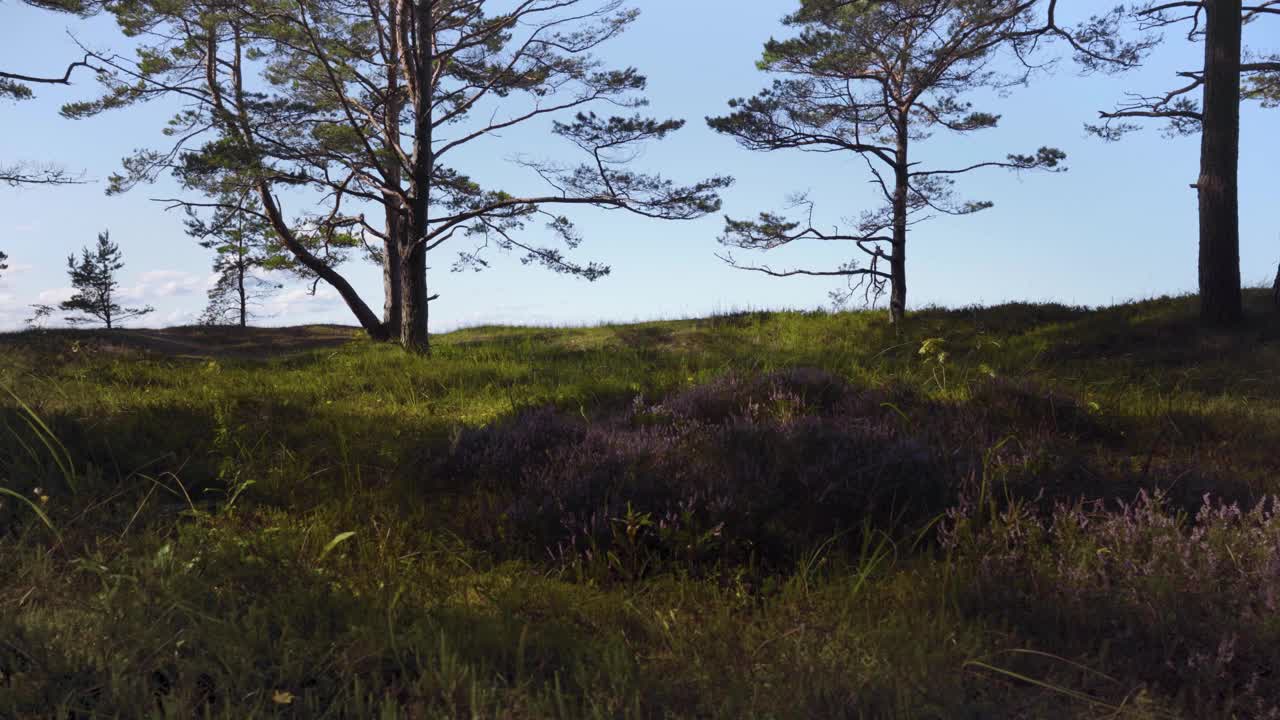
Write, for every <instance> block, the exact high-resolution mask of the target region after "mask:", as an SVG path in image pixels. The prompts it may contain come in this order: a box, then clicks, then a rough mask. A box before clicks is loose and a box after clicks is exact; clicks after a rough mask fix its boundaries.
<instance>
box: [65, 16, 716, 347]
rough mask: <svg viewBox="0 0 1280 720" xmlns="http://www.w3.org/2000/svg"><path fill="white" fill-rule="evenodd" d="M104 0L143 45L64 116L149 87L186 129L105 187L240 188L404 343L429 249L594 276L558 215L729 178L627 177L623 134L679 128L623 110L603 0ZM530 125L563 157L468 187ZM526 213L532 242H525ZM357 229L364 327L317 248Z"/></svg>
mask: <svg viewBox="0 0 1280 720" xmlns="http://www.w3.org/2000/svg"><path fill="white" fill-rule="evenodd" d="M110 9H111V11H112V12H113V13H114V14H115V15H116V18H117V21H118V22H119V24H120V25H121V27H122V28H123V29H124V30H125V31H126V32H127V33H132V34H135V35H138V36H140V37H143V38H145V40H144V42H143V44H141V45H140V46H139V47H138V58H137V60H136V61H130V60H128V59H127V58H123V57H120V56H117V55H110V56H107V55H94V56H93V59H94V61H95V62H97V63H99V64H101V65H103V66H104V67H106V68H107V69H108V70H109V72H108V73H107V74H105V75H103V76H102V81H103V83H104V85H105V88H106V93H105V94H104V95H103V96H102V97H100V98H99V99H98V100H95V101H92V102H84V103H72V104H70V105H68V106H66V107H64V108H63V114H64V115H66V116H68V117H85V116H89V115H94V114H96V113H100V112H103V111H105V110H110V109H113V108H119V107H122V106H125V105H129V104H132V103H137V102H144V101H148V100H152V99H156V98H159V97H162V96H169V97H172V98H175V99H179V98H180V99H182V100H183V102H184V103H187V104H184V109H183V110H182V111H181V112H180V113H179V114H178V115H177V116H176V117H175V118H174V119H173V127H184V128H200V131H199V132H174V131H173V128H170V129H169V130H167V131H166V136H167V137H168V138H170V140H168V141H166V142H167V143H168V144H167V147H165V148H164V149H160V150H144V151H140V152H138V153H137V154H135V155H134V156H132V157H130V158H128V159H127V160H126V161H125V163H124V172H123V173H121V174H120V175H119V176H118V177H115V178H113V181H112V184H111V189H112V191H124V190H127V189H128V188H130V187H133V186H135V185H137V184H138V183H141V182H149V181H152V180H154V179H155V178H156V176H157V175H158V174H160V173H162V172H165V171H173V172H174V174H175V176H176V178H177V179H178V180H179V182H180V183H181V185H182V186H183V188H184V189H186V190H189V191H196V192H198V193H200V194H201V195H204V196H206V197H217V196H220V195H221V194H222V193H224V192H227V191H228V190H231V189H235V190H240V189H247V190H252V191H253V193H254V194H255V196H257V198H258V200H259V202H261V203H262V208H263V210H262V212H263V215H264V216H266V218H267V219H268V220H269V221H270V222H271V225H272V229H273V231H274V232H275V233H276V235H277V236H278V238H279V240H280V243H281V244H282V246H283V247H284V248H285V249H286V250H287V251H288V253H289V254H290V255H291V256H292V258H293V260H294V261H295V262H296V263H298V264H299V265H301V266H304V267H306V268H307V269H308V270H309V271H310V272H312V273H314V275H315V276H316V277H317V278H318V279H319V281H321V282H325V283H328V284H329V285H330V286H331V287H332V288H333V289H334V290H335V291H336V292H337V293H338V295H339V296H341V297H342V299H343V301H344V302H345V303H346V304H347V306H348V307H349V308H350V309H351V311H352V313H353V314H354V315H355V317H356V319H357V320H358V321H359V322H360V324H361V326H363V327H364V328H365V329H366V331H367V332H368V333H369V335H370V336H371V337H374V338H379V339H385V338H388V337H390V336H393V335H398V336H399V339H400V342H401V344H402V345H404V346H405V347H406V348H410V349H414V350H418V351H422V352H426V351H427V350H428V349H429V336H428V322H427V318H428V302H429V300H430V299H431V297H432V295H431V294H429V292H428V284H427V255H428V253H433V252H434V253H438V252H448V251H449V249H450V248H452V247H457V246H458V245H459V244H460V243H466V244H465V245H462V247H459V248H458V250H457V252H458V255H457V257H458V262H457V263H455V268H462V267H470V268H480V267H484V266H485V265H486V264H487V263H488V262H489V260H488V257H489V255H491V254H492V253H493V251H494V250H500V251H507V252H513V253H517V254H519V255H520V258H521V260H523V261H525V262H526V263H530V264H536V265H542V266H544V267H546V268H548V269H550V270H552V271H554V272H560V273H568V274H572V275H576V276H578V277H581V278H584V279H586V280H594V279H597V278H600V277H603V276H604V275H606V274H607V273H608V270H609V269H608V267H607V266H605V265H602V264H600V263H596V262H579V261H575V260H574V259H573V258H572V257H571V255H572V253H571V251H572V250H574V249H575V248H577V247H578V245H579V244H580V243H581V242H582V240H583V238H582V235H581V233H579V232H578V230H577V229H576V228H575V227H574V225H573V223H572V221H571V219H570V217H569V215H568V213H569V212H571V210H572V209H573V208H575V207H581V206H587V207H595V208H602V209H608V210H623V211H627V212H631V213H635V214H638V215H642V216H645V217H649V218H655V219H665V220H689V219H694V218H698V217H702V216H705V215H707V214H709V213H712V212H715V211H716V210H718V209H719V207H720V200H719V195H718V193H719V191H720V190H721V189H723V188H725V187H727V186H728V185H729V183H730V180H729V179H728V178H724V177H711V178H707V179H704V180H699V181H695V182H692V183H690V184H687V185H682V184H677V183H675V182H673V181H671V180H669V179H667V178H665V177H663V176H661V175H658V174H649V173H642V172H639V171H637V170H636V169H634V163H633V161H635V160H637V159H638V158H639V156H640V154H641V153H640V149H641V148H642V147H643V146H645V145H646V144H648V143H649V142H651V141H658V140H662V139H663V138H665V137H667V136H668V135H670V134H671V133H673V132H675V131H677V130H678V129H680V128H681V127H682V126H683V124H684V123H683V121H680V120H664V119H656V118H648V117H645V116H643V115H641V114H639V112H640V110H641V109H642V108H643V107H644V106H645V105H646V102H647V101H646V100H645V98H644V96H643V92H644V90H645V87H646V84H647V81H646V79H645V77H644V76H643V75H642V74H641V73H640V72H639V71H638V70H636V69H635V68H631V67H619V68H610V67H609V66H607V65H605V64H604V63H603V62H602V61H600V60H599V59H597V58H595V57H594V56H593V53H594V52H595V51H596V49H597V48H599V47H600V46H602V45H604V44H606V43H608V42H609V41H610V40H612V39H614V38H615V37H617V36H618V35H619V34H621V33H622V32H623V31H624V30H625V29H626V28H627V27H628V26H630V25H631V24H632V22H633V21H634V20H635V18H636V17H637V13H636V12H635V11H634V10H631V9H628V8H626V7H624V4H623V2H622V1H621V0H527V1H526V0H522V1H521V2H517V3H508V2H502V1H501V0H405V1H403V2H391V1H390V0H374V1H373V2H365V0H299V2H296V3H294V2H290V3H283V4H275V3H267V4H260V3H225V2H213V1H212V0H197V1H192V2H181V3H171V2H164V1H162V0H128V1H127V2H120V3H112V4H111V7H110ZM188 101H191V102H188ZM596 109H601V110H607V111H609V112H618V111H621V112H623V113H625V114H621V115H618V116H602V115H597V114H596V112H595V110H596ZM548 120H549V121H551V122H547V123H545V124H544V125H542V126H543V127H545V128H546V130H547V132H548V134H549V135H550V136H552V137H554V138H555V139H557V140H561V141H564V142H563V143H559V144H558V147H559V148H560V149H561V150H562V151H567V152H558V153H557V154H556V155H555V156H553V157H549V158H546V157H542V158H537V159H533V158H530V157H528V156H527V155H518V156H516V157H515V158H514V160H515V162H516V163H518V164H519V165H521V166H522V167H523V168H524V169H525V170H526V174H525V178H524V180H523V181H521V180H513V181H512V182H513V183H516V184H518V187H502V186H494V185H488V184H485V183H484V182H483V181H482V180H481V179H479V178H475V177H472V175H471V173H470V171H469V170H468V166H469V165H471V164H472V163H473V162H474V160H471V159H469V158H474V157H475V153H476V152H484V153H486V154H489V153H492V152H493V149H492V148H490V147H488V143H491V142H494V141H495V140H496V139H498V138H500V137H501V136H502V135H504V134H506V132H507V131H510V130H511V129H512V128H515V127H517V126H531V125H538V124H542V123H544V122H545V121H548ZM477 144H482V145H485V146H486V147H485V149H484V150H482V151H478V150H475V149H474V148H475V147H476V145H477ZM524 149H525V148H518V149H517V150H524ZM539 152H541V149H540V150H539ZM572 156H577V159H576V160H575V159H572ZM282 188H289V189H290V190H303V189H305V190H307V191H310V192H290V193H288V194H287V195H286V194H282V193H280V192H279V190H280V189H282ZM176 201H177V202H179V203H182V202H184V201H183V200H182V199H181V198H179V199H177V200H176ZM308 201H310V202H308ZM185 202H188V203H193V204H196V205H203V206H207V203H204V202H193V201H185ZM284 202H303V203H307V204H308V205H309V206H310V211H309V212H308V211H300V212H289V211H288V210H287V209H286V208H285V207H284V206H283V205H282V203H284ZM370 210H372V212H369V211H370ZM292 218H299V219H300V220H298V221H294V220H293V219H292ZM538 225H542V226H543V227H544V228H545V233H544V234H545V235H546V236H547V237H549V238H551V240H552V242H551V243H549V244H544V243H543V242H542V241H540V240H538V239H537V238H536V236H535V237H533V238H531V237H529V235H532V234H534V233H535V232H537V229H536V226H538ZM366 233H367V234H368V236H370V237H372V238H375V240H373V242H374V243H376V244H379V245H380V246H381V247H380V248H379V249H378V250H377V252H376V253H370V254H371V255H373V256H375V257H378V258H380V259H381V260H382V262H383V273H384V274H383V277H384V286H385V287H384V297H383V307H384V311H383V313H382V315H381V317H380V316H379V314H378V313H375V312H374V310H373V308H372V307H370V305H369V304H368V303H366V302H365V300H364V299H362V298H361V297H360V294H359V292H358V291H357V290H356V288H355V287H354V286H353V285H352V284H351V282H350V281H349V279H348V278H347V277H345V276H344V275H343V274H342V273H340V272H338V270H337V269H335V267H334V264H333V263H332V262H328V258H327V257H325V254H327V253H328V252H329V251H330V250H331V249H332V248H335V247H338V253H336V254H338V255H341V249H342V247H341V246H343V245H344V244H345V248H347V249H350V248H352V245H351V244H350V243H347V242H345V241H347V240H349V239H351V238H353V237H356V236H357V235H358V236H359V238H360V240H359V241H358V242H357V244H356V247H358V246H360V245H364V246H365V247H368V243H365V242H363V240H364V237H365V234H366ZM318 249H319V251H318ZM397 308H398V310H397Z"/></svg>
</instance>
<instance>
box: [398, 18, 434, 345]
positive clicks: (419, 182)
mask: <svg viewBox="0 0 1280 720" xmlns="http://www.w3.org/2000/svg"><path fill="white" fill-rule="evenodd" d="M435 6H436V3H435V2H434V0H420V1H419V2H418V3H417V4H416V5H415V6H414V13H415V20H416V23H415V29H416V31H417V41H416V45H415V47H414V66H415V68H416V74H417V78H418V82H417V83H416V84H414V93H413V110H414V113H413V115H414V117H413V121H414V128H413V158H412V159H413V169H412V177H411V178H410V186H411V192H410V197H411V198H412V201H413V204H412V207H411V208H410V210H409V213H408V215H409V217H408V222H407V223H405V224H407V225H408V227H406V228H404V232H402V233H401V237H400V247H401V255H400V262H401V267H400V278H401V282H400V294H401V295H400V298H401V303H400V344H401V345H403V346H404V348H405V349H406V350H410V351H413V352H420V353H423V354H426V353H429V352H431V344H430V337H429V335H428V333H427V328H428V325H427V249H426V244H427V236H428V233H430V231H431V224H430V217H431V183H432V177H433V175H434V173H435V160H436V158H435V150H434V148H433V146H432V140H433V137H434V127H433V125H432V103H433V100H434V97H435V41H436V37H435Z"/></svg>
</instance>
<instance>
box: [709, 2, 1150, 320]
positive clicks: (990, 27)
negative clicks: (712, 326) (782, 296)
mask: <svg viewBox="0 0 1280 720" xmlns="http://www.w3.org/2000/svg"><path fill="white" fill-rule="evenodd" d="M1043 7H1044V4H1043V3H1040V2H1037V1H1036V0H995V1H993V2H972V1H970V0H897V1H895V2H874V1H870V0H864V1H854V2H849V1H847V0H801V2H800V8H799V9H798V10H796V11H795V12H793V13H792V14H790V15H788V16H786V17H785V18H784V19H783V24H784V25H785V26H786V27H787V28H789V29H790V30H793V31H795V35H794V36H793V37H791V38H790V39H785V40H770V41H769V42H768V43H766V44H765V49H764V56H763V58H762V59H761V60H760V61H759V67H760V69H761V70H763V71H765V72H769V73H773V74H775V75H777V76H780V77H779V78H778V79H776V80H775V81H774V82H773V85H772V87H770V88H769V89H767V90H764V91H763V92H761V93H760V94H758V95H756V96H755V97H752V98H749V99H738V100H733V101H731V102H730V103H729V105H730V108H731V110H732V112H731V113H730V114H729V115H726V116H723V117H716V118H709V119H708V123H709V124H710V126H711V128H712V129H714V130H717V131H719V132H721V133H724V134H726V135H730V136H732V137H734V138H735V139H736V140H737V141H738V142H739V143H740V144H741V145H743V146H744V147H747V148H749V149H752V150H758V151H766V152H768V151H777V150H800V151H808V152H820V153H849V154H852V155H854V156H858V157H860V158H861V159H862V160H864V161H865V162H866V165H867V168H868V171H869V172H870V174H871V179H872V185H873V187H875V188H876V190H877V191H878V194H879V195H880V199H881V200H882V201H883V205H882V206H881V207H879V208H877V209H873V210H869V211H866V212H863V213H862V215H861V216H860V217H859V218H858V219H857V220H856V221H855V222H853V223H852V227H850V228H848V229H845V230H840V229H834V230H827V229H821V228H820V227H819V226H818V225H816V224H815V223H814V221H813V211H814V207H813V204H812V203H810V202H808V201H807V200H805V199H803V198H802V199H801V200H800V201H799V202H798V203H797V204H798V205H801V206H803V207H804V208H806V209H807V211H808V212H807V213H806V214H805V216H803V217H801V218H799V219H792V218H788V217H786V216H784V215H782V214H779V213H773V212H764V213H761V214H760V215H759V217H758V218H756V219H754V220H735V219H731V218H730V219H727V220H726V225H725V231H724V235H723V236H722V237H721V242H722V243H723V244H725V245H726V246H729V247H731V248H737V249H745V250H760V251H768V250H773V249H776V248H779V247H782V246H786V245H789V244H791V243H795V242H798V241H802V240H816V241H825V242H831V241H836V242H843V243H847V244H848V245H849V246H850V247H851V251H852V252H853V253H854V254H855V258H854V259H851V260H850V261H848V262H846V263H844V264H843V265H841V266H839V267H836V268H830V269H782V270H776V269H774V268H772V267H770V266H768V265H744V264H740V263H739V261H738V260H737V259H736V258H735V257H734V256H733V254H732V253H729V254H727V255H725V256H723V259H724V260H726V261H727V262H729V263H730V264H731V265H734V266H735V267H740V268H744V269H749V270H755V271H758V272H763V273H766V274H768V275H773V276H777V277H792V276H818V277H841V278H845V279H846V280H847V282H848V286H847V288H846V289H844V290H842V291H837V292H835V293H833V297H835V298H836V299H837V300H838V301H843V300H844V299H847V298H848V297H849V296H851V295H853V294H854V293H855V292H856V291H859V290H861V291H863V292H865V293H866V295H867V297H868V299H871V298H872V297H877V296H879V295H880V294H881V293H882V292H884V291H886V290H887V292H888V293H889V310H890V313H891V317H892V318H893V321H894V322H895V323H900V322H901V321H902V319H903V316H904V314H905V312H906V307H907V235H908V231H909V229H910V228H911V227H912V226H914V225H915V224H916V223H917V222H919V221H921V220H923V219H926V218H927V217H929V216H931V215H936V214H939V213H942V214H947V215H968V214H972V213H975V212H978V211H981V210H985V209H987V208H989V207H991V205H992V203H991V202H989V201H985V200H977V201H974V200H964V199H960V198H958V197H957V196H956V194H955V192H954V184H955V181H956V179H957V178H958V177H960V176H962V175H964V174H966V173H969V172H973V171H976V170H980V169H983V168H1005V169H1009V170H1015V171H1025V170H1050V171H1053V170H1060V169H1061V168H1060V163H1061V162H1062V160H1063V159H1064V158H1065V155H1064V154H1063V153H1062V152H1061V151H1059V150H1057V149H1054V148H1050V147H1041V148H1039V149H1038V150H1033V151H1032V152H1030V153H1027V154H1010V155H1007V156H1006V157H1005V158H1003V159H992V160H982V159H977V160H975V161H973V162H972V163H969V164H967V165H961V166H959V167H942V168H938V167H930V166H928V165H927V164H925V163H924V161H922V160H921V159H920V158H919V157H918V156H917V155H916V154H915V151H916V146H917V144H918V143H919V142H921V141H922V140H925V139H926V138H928V137H929V136H930V135H931V134H932V133H935V132H939V131H946V132H950V133H954V134H959V135H967V134H969V133H973V132H977V131H980V130H985V129H989V128H993V127H995V126H996V123H997V122H998V121H999V119H1000V116H998V115H995V114H993V113H991V112H989V111H986V110H980V109H976V108H974V107H973V105H972V103H971V102H970V101H969V100H967V99H966V98H967V97H968V96H970V95H971V94H972V93H974V92H975V91H977V90H980V89H982V88H991V87H997V88H1007V87H1010V86H1012V85H1015V84H1018V83H1021V82H1024V81H1025V80H1026V79H1027V77H1028V75H1029V74H1030V72H1031V69H1032V66H1031V65H1030V63H1029V61H1028V57H1029V55H1030V53H1032V52H1033V51H1034V50H1035V48H1036V45H1037V43H1038V41H1039V40H1040V39H1041V38H1043V37H1045V36H1050V35H1056V36H1062V37H1066V38H1067V39H1068V40H1069V41H1070V42H1071V44H1072V46H1073V48H1075V50H1076V52H1077V55H1079V56H1081V57H1083V58H1084V59H1086V60H1093V59H1094V58H1093V55H1094V53H1093V51H1091V50H1090V45H1091V44H1097V42H1098V41H1099V40H1100V39H1102V38H1103V32H1102V28H1103V27H1104V26H1105V25H1107V23H1108V20H1107V19H1106V18H1095V19H1094V21H1093V23H1094V25H1093V26H1092V27H1087V28H1085V29H1083V30H1081V31H1077V32H1075V33H1067V32H1066V31H1064V30H1061V29H1059V28H1058V27H1057V26H1056V24H1055V20H1054V17H1053V5H1052V3H1050V4H1049V10H1048V15H1047V19H1042V16H1041V11H1042V8H1043ZM1111 49H1112V50H1116V51H1120V52H1125V51H1126V49H1124V48H1111ZM1001 55H1005V56H1006V59H1007V60H1009V61H1011V64H1012V67H1014V68H1018V69H1017V70H1015V71H1014V72H1013V74H1012V75H1010V74H1007V73H1004V72H999V71H997V70H996V69H995V61H996V60H997V59H999V58H1000V57H1001ZM1018 61H1022V62H1023V64H1022V65H1019V64H1018ZM858 255H860V256H861V260H859V259H858V257H857V256H858Z"/></svg>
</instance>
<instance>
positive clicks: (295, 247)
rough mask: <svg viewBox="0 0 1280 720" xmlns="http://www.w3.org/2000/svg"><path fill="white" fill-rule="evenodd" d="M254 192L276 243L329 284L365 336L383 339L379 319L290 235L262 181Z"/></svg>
mask: <svg viewBox="0 0 1280 720" xmlns="http://www.w3.org/2000/svg"><path fill="white" fill-rule="evenodd" d="M256 189H257V191H258V199H259V200H261V201H262V208H263V210H264V211H265V212H266V215H267V218H268V220H270V221H271V227H272V229H274V230H275V231H276V235H278V236H279V237H280V242H281V244H283V245H284V246H285V248H286V249H288V250H289V252H291V253H293V256H294V257H295V258H297V260H298V262H300V263H302V265H303V266H305V267H306V268H307V269H308V270H310V271H311V272H313V273H315V274H316V275H319V276H320V279H321V280H324V281H325V282H327V283H329V285H330V286H331V287H333V289H334V290H337V291H338V295H340V296H341V297H342V300H343V301H344V302H346V304H347V307H348V308H350V310H351V312H352V314H354V315H355V316H356V319H357V320H359V321H360V327H362V328H364V331H365V332H366V333H368V335H369V337H371V338H373V339H374V340H386V339H387V332H386V328H384V327H383V326H382V320H381V319H380V318H379V317H378V316H377V315H375V314H374V312H373V310H370V309H369V306H368V305H367V304H365V301H364V300H363V299H361V298H360V294H359V293H358V292H356V289H355V288H354V287H352V286H351V283H350V282H347V279H346V278H344V277H343V276H342V275H341V274H339V273H338V272H337V271H336V270H334V269H333V268H331V267H329V266H328V265H326V264H325V262H324V261H323V260H321V259H320V258H318V257H316V256H315V254H313V253H312V252H311V251H310V250H308V249H307V248H306V246H305V245H303V244H302V243H301V242H299V241H298V238H297V236H296V235H294V234H293V228H291V227H289V224H288V223H287V222H285V220H284V216H283V215H281V213H280V207H279V206H278V205H276V200H275V197H274V196H273V195H272V194H271V188H270V186H269V185H267V183H266V182H265V181H262V180H259V181H258V183H257V187H256Z"/></svg>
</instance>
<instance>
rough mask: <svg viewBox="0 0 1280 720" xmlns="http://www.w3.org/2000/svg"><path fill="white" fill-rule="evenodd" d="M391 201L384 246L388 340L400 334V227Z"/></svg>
mask: <svg viewBox="0 0 1280 720" xmlns="http://www.w3.org/2000/svg"><path fill="white" fill-rule="evenodd" d="M398 215H399V213H397V212H396V210H395V208H394V206H393V205H392V201H391V200H387V224H386V232H387V239H386V241H385V242H384V243H383V245H382V292H383V303H382V325H383V327H385V328H386V333H387V339H390V338H392V337H394V336H395V335H396V334H397V333H399V332H400V303H401V299H400V280H401V278H400V252H401V251H400V242H401V239H400V227H401V223H400V222H399V218H398Z"/></svg>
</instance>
